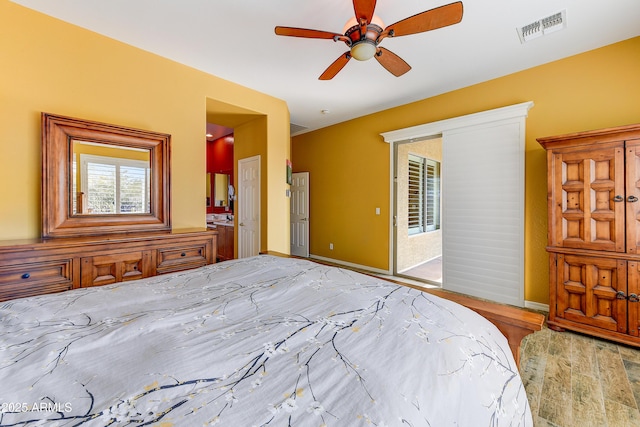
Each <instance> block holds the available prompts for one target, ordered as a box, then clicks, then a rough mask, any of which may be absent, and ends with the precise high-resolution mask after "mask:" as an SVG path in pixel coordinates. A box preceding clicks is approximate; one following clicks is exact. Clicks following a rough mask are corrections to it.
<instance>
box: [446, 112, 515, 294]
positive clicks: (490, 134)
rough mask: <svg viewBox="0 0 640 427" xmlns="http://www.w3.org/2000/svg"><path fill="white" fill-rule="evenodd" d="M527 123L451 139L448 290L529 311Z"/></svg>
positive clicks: (464, 132)
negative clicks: (526, 269)
mask: <svg viewBox="0 0 640 427" xmlns="http://www.w3.org/2000/svg"><path fill="white" fill-rule="evenodd" d="M521 131H523V130H522V129H521V126H520V124H519V123H513V122H498V123H491V124H488V125H479V126H472V127H468V128H464V129H460V130H454V131H450V132H445V133H444V135H443V144H442V157H443V164H444V166H445V167H443V169H442V193H443V199H442V200H443V201H442V203H443V205H442V216H443V218H442V224H443V225H442V230H443V231H442V284H443V288H445V289H449V290H452V291H456V292H461V293H465V294H468V295H474V296H477V297H482V298H486V299H490V300H493V301H498V302H503V303H507V304H512V305H517V306H523V305H524V140H523V138H521V136H522V135H521Z"/></svg>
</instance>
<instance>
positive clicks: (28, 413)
mask: <svg viewBox="0 0 640 427" xmlns="http://www.w3.org/2000/svg"><path fill="white" fill-rule="evenodd" d="M0 405H1V407H2V408H1V410H2V412H0V425H2V426H35V425H46V426H55V425H57V426H79V425H80V426H85V425H86V426H145V425H156V426H203V425H223V426H233V427H236V426H240V427H242V426H433V427H441V426H473V427H477V426H520V425H522V426H531V425H533V423H532V420H531V414H530V410H529V404H528V402H527V397H526V393H525V390H524V387H523V385H522V382H521V379H520V376H519V374H518V371H517V368H516V365H515V362H514V359H513V357H512V355H511V352H510V351H509V347H508V345H507V341H506V338H505V337H504V336H503V335H502V334H501V333H500V332H499V331H498V330H497V329H496V328H495V327H494V326H493V325H492V324H491V323H489V322H488V321H486V320H485V319H483V318H482V317H480V316H478V315H477V314H476V313H474V312H472V311H470V310H468V309H466V308H465V307H462V306H460V305H457V304H455V303H452V302H450V301H447V300H443V299H440V298H438V297H435V296H432V295H429V294H425V293H423V292H420V291H418V290H415V289H411V288H407V287H403V286H398V285H396V284H393V283H390V282H386V281H383V280H381V279H376V278H372V277H369V276H366V275H362V274H359V273H355V272H353V271H349V270H345V269H339V268H335V267H328V266H324V265H319V264H317V263H314V262H310V261H307V260H300V259H286V258H278V257H273V256H268V255H261V256H257V257H253V258H248V259H244V260H234V261H228V262H224V263H219V264H214V265H210V266H207V267H202V268H199V269H196V270H191V271H187V272H180V273H174V274H168V275H162V276H156V277H152V278H149V279H143V280H138V281H135V282H129V283H120V284H116V285H110V286H102V287H96V288H87V289H79V290H74V291H68V292H64V293H60V294H54V295H44V296H39V297H33V298H25V299H19V300H14V301H7V302H4V303H0Z"/></svg>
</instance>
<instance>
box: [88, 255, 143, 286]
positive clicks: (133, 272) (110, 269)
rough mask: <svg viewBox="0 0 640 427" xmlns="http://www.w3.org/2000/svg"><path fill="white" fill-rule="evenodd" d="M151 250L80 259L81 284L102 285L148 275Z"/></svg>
mask: <svg viewBox="0 0 640 427" xmlns="http://www.w3.org/2000/svg"><path fill="white" fill-rule="evenodd" d="M149 259H150V252H149V251H134V252H124V253H117V254H110V255H97V256H92V257H85V258H82V259H81V260H80V265H81V267H80V269H81V271H82V273H81V274H82V279H81V286H82V287H83V288H85V287H88V286H102V285H109V284H111V283H117V282H126V281H128V280H137V279H142V278H144V277H148V276H150V275H151V274H149V272H148V265H149Z"/></svg>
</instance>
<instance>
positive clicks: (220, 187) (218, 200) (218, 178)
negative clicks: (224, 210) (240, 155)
mask: <svg viewBox="0 0 640 427" xmlns="http://www.w3.org/2000/svg"><path fill="white" fill-rule="evenodd" d="M213 194H214V200H215V204H214V206H229V175H226V174H223V173H217V174H215V176H214V191H213Z"/></svg>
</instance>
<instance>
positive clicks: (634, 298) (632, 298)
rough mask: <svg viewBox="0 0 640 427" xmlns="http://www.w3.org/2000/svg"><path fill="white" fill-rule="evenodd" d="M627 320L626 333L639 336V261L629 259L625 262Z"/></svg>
mask: <svg viewBox="0 0 640 427" xmlns="http://www.w3.org/2000/svg"><path fill="white" fill-rule="evenodd" d="M627 269H628V280H627V291H628V296H627V300H628V301H629V304H628V306H627V320H628V322H629V326H628V334H629V335H632V336H634V337H637V336H640V262H637V261H629V262H628V263H627Z"/></svg>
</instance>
